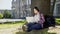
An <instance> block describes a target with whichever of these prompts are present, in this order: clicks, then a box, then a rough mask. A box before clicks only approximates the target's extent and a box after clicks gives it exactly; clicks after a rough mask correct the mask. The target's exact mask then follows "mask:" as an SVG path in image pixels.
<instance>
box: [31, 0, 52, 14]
mask: <svg viewBox="0 0 60 34" xmlns="http://www.w3.org/2000/svg"><path fill="white" fill-rule="evenodd" d="M35 6H37V7H38V8H39V9H40V12H42V13H44V15H51V14H50V0H31V10H32V14H34V13H33V8H34V7H35Z"/></svg>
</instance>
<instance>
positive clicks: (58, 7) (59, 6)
mask: <svg viewBox="0 0 60 34" xmlns="http://www.w3.org/2000/svg"><path fill="white" fill-rule="evenodd" d="M53 16H57V17H60V0H56V2H55V6H54V11H53Z"/></svg>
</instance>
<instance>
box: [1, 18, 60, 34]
mask: <svg viewBox="0 0 60 34" xmlns="http://www.w3.org/2000/svg"><path fill="white" fill-rule="evenodd" d="M58 20H60V18H56V22H59V21H58ZM24 22H26V21H20V22H16V23H12V24H11V23H10V24H9V23H7V24H6V23H5V24H0V29H2V28H11V27H15V26H20V25H23V24H24ZM59 24H60V22H59ZM47 30H48V29H43V31H31V32H22V31H19V32H15V34H33V33H34V34H36V33H37V34H41V33H42V34H56V33H48V32H47Z"/></svg>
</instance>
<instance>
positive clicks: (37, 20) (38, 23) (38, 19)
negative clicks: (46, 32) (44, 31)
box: [26, 7, 45, 32]
mask: <svg viewBox="0 0 60 34" xmlns="http://www.w3.org/2000/svg"><path fill="white" fill-rule="evenodd" d="M34 14H35V15H34V22H33V23H28V24H26V25H27V30H26V31H27V32H30V31H31V30H39V29H41V28H43V23H44V21H45V19H44V16H43V14H42V13H40V10H39V9H38V8H37V7H34Z"/></svg>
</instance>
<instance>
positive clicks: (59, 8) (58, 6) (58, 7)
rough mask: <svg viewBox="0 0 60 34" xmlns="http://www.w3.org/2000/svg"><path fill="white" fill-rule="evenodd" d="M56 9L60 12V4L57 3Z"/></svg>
mask: <svg viewBox="0 0 60 34" xmlns="http://www.w3.org/2000/svg"><path fill="white" fill-rule="evenodd" d="M56 11H57V14H60V4H57V8H56Z"/></svg>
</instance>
